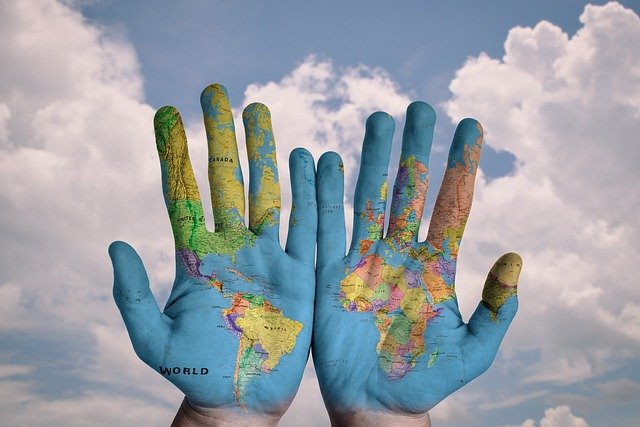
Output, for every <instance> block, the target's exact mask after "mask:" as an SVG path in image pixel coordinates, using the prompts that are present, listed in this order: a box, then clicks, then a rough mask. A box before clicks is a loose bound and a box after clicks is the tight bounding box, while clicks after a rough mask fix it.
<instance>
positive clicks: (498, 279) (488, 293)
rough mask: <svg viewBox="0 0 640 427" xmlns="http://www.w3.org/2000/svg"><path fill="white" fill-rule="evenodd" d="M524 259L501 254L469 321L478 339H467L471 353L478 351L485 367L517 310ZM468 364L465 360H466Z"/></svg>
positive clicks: (472, 332) (477, 353)
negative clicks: (519, 278)
mask: <svg viewBox="0 0 640 427" xmlns="http://www.w3.org/2000/svg"><path fill="white" fill-rule="evenodd" d="M521 269H522V258H520V256H519V255H518V254H516V253H508V254H505V255H503V256H501V257H500V258H499V259H498V260H497V261H496V263H495V264H494V265H493V267H492V268H491V271H489V275H488V276H487V280H486V282H485V284H484V289H483V291H482V301H481V302H480V304H479V305H478V308H476V311H475V312H474V313H473V315H472V316H471V319H470V320H469V325H468V326H469V332H470V333H471V335H472V336H473V337H475V339H472V340H469V341H468V344H467V346H468V350H469V353H467V352H466V351H465V354H476V355H478V356H479V357H478V360H479V361H480V362H484V363H481V366H479V367H478V370H479V371H480V372H483V371H484V370H486V369H487V368H488V367H489V365H490V364H491V362H492V361H493V359H494V358H495V355H496V354H497V352H498V348H499V347H500V343H501V342H502V338H503V337H504V335H505V334H506V332H507V328H508V327H509V324H510V323H511V321H512V320H513V318H514V317H515V315H516V311H517V310H518V298H517V289H518V277H519V276H520V271H521ZM465 364H466V362H465Z"/></svg>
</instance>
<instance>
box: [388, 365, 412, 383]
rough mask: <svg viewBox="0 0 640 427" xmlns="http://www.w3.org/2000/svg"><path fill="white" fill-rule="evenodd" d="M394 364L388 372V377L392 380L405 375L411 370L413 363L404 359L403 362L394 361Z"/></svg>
mask: <svg viewBox="0 0 640 427" xmlns="http://www.w3.org/2000/svg"><path fill="white" fill-rule="evenodd" d="M392 366H393V367H392V368H391V370H390V371H389V373H388V374H387V377H389V379H390V380H398V379H400V378H402V377H404V376H405V375H406V374H407V372H409V371H410V370H411V364H410V363H407V361H405V360H403V363H402V364H396V363H393V364H392Z"/></svg>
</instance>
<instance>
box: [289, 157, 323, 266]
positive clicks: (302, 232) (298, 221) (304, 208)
mask: <svg viewBox="0 0 640 427" xmlns="http://www.w3.org/2000/svg"><path fill="white" fill-rule="evenodd" d="M289 170H290V175H291V194H292V202H291V215H290V216H289V233H288V235H287V247H286V251H287V253H288V254H289V255H291V256H293V257H294V258H297V259H299V260H301V261H303V262H304V263H306V264H309V265H313V263H314V261H315V252H316V233H317V228H318V209H317V203H316V169H315V165H314V162H313V156H311V153H309V152H308V151H307V150H305V149H304V148H296V149H295V150H293V151H292V152H291V154H290V155H289Z"/></svg>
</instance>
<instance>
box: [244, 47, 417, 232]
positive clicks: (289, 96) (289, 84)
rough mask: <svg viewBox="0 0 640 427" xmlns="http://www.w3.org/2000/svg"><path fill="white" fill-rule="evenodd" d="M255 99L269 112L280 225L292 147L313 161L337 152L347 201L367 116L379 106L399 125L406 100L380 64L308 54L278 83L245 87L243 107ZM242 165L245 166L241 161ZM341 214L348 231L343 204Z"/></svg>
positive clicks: (286, 199) (287, 198) (285, 208)
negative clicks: (343, 63) (344, 63)
mask: <svg viewBox="0 0 640 427" xmlns="http://www.w3.org/2000/svg"><path fill="white" fill-rule="evenodd" d="M256 101H259V102H262V103H264V104H266V105H267V106H268V107H269V110H270V111H271V113H272V117H273V131H274V135H275V138H276V141H277V149H278V162H279V165H280V171H279V173H280V179H281V182H282V183H283V184H282V186H283V189H282V190H283V212H282V217H283V221H282V224H287V223H288V221H287V219H288V212H289V208H290V200H291V198H290V191H289V189H288V188H286V186H287V185H288V182H289V170H288V167H287V165H288V157H289V153H290V152H291V150H292V149H294V148H295V147H300V146H303V147H305V148H307V149H308V150H309V151H310V152H311V153H312V154H313V156H314V158H315V159H316V161H317V159H318V158H319V157H320V155H322V153H324V152H326V151H329V150H333V151H336V152H338V153H339V154H340V155H341V156H342V160H343V161H344V164H345V168H344V169H345V186H346V189H345V196H346V197H347V203H349V202H348V201H349V200H351V199H352V193H353V188H354V186H355V180H356V178H357V173H358V170H359V160H360V151H361V148H362V139H363V136H364V122H365V120H366V118H367V117H368V116H369V115H370V114H371V113H373V112H374V111H378V110H382V111H386V112H387V113H389V114H391V115H392V116H394V117H395V119H396V123H399V121H400V119H401V118H402V117H403V115H404V112H405V110H406V108H407V105H409V103H410V101H411V99H410V98H409V96H408V95H407V94H406V93H403V92H402V91H401V90H400V88H399V86H398V83H396V82H395V81H394V80H393V78H392V77H391V76H390V75H389V74H388V73H387V72H386V71H385V70H383V69H381V68H375V67H368V66H366V65H358V66H354V67H346V68H336V67H334V66H333V64H332V63H331V61H330V60H319V59H317V58H316V57H315V56H308V57H307V58H305V59H304V61H302V62H301V63H300V64H299V65H298V66H297V67H296V68H295V69H294V70H293V71H291V73H289V74H288V75H286V76H284V77H283V78H282V79H281V80H280V81H277V82H273V81H272V82H268V83H264V84H252V85H249V87H247V89H246V91H245V94H244V100H243V105H248V104H249V103H251V102H256ZM240 113H241V111H240V110H238V111H236V123H241V120H240ZM238 135H239V137H238V140H239V141H242V140H243V138H244V131H243V130H239V131H238ZM242 150H244V147H242ZM241 158H243V159H244V158H246V156H242V155H241ZM244 166H245V168H244V170H247V168H246V162H245V164H244ZM345 212H347V214H346V222H347V229H348V231H350V227H351V222H352V218H351V215H350V212H351V210H350V206H349V205H348V204H347V206H345ZM282 231H283V233H281V234H283V235H284V230H282ZM347 236H350V232H348V233H347Z"/></svg>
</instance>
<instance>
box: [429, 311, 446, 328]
mask: <svg viewBox="0 0 640 427" xmlns="http://www.w3.org/2000/svg"><path fill="white" fill-rule="evenodd" d="M442 310H444V307H438V308H436V309H435V310H433V312H434V313H435V314H436V315H435V316H433V317H431V318H428V319H427V325H429V323H431V322H433V321H434V320H435V319H437V318H438V316H439V315H440V313H442Z"/></svg>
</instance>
